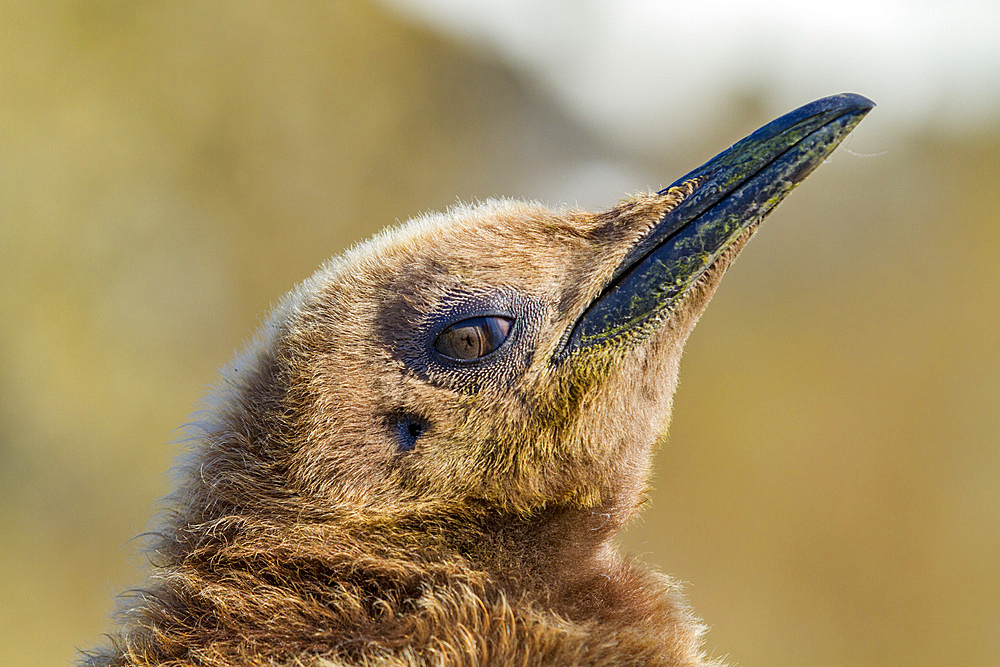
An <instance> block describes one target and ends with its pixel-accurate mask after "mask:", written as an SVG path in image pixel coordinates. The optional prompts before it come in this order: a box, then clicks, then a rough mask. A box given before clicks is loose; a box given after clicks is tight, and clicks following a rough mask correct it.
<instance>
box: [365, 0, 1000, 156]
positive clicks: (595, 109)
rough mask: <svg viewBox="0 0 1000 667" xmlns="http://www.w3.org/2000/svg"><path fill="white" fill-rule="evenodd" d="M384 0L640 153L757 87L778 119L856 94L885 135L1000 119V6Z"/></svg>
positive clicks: (701, 125) (797, 0) (897, 1)
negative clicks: (871, 105) (872, 108)
mask: <svg viewBox="0 0 1000 667" xmlns="http://www.w3.org/2000/svg"><path fill="white" fill-rule="evenodd" d="M385 1H386V2H388V3H389V4H390V5H393V6H395V7H397V8H399V9H401V10H402V11H403V12H404V14H405V15H408V16H410V17H412V18H414V19H415V20H417V21H419V22H422V23H425V24H430V25H432V26H435V27H437V28H438V29H440V30H442V31H444V32H445V33H447V34H450V35H452V36H453V37H454V38H456V39H458V40H460V41H465V42H467V43H470V44H473V45H475V46H476V47H477V48H480V49H484V50H486V51H488V52H492V53H494V54H496V55H497V56H499V57H500V58H501V59H502V60H504V61H505V62H507V63H509V64H510V65H511V66H513V67H514V68H516V69H518V70H520V71H522V72H524V73H525V74H526V75H527V76H528V77H529V79H530V80H532V81H534V82H535V83H536V84H537V86H538V87H539V88H540V89H542V90H545V91H547V93H548V94H551V95H552V96H553V97H554V98H555V99H556V100H558V101H559V103H560V104H562V105H564V106H565V108H566V109H567V110H568V111H569V112H570V113H571V114H572V115H574V116H576V117H577V118H579V119H580V120H581V121H582V122H584V123H586V124H587V125H589V126H591V127H594V128H595V129H597V130H599V131H601V132H602V133H604V134H606V135H607V136H610V137H611V138H613V139H614V140H616V141H621V142H625V143H627V144H630V145H632V146H634V147H642V146H644V145H650V144H652V145H653V146H662V145H665V144H669V143H671V142H673V141H677V140H678V138H679V137H678V132H677V127H678V125H679V124H686V127H688V128H690V129H689V132H690V134H689V135H688V136H692V137H696V136H697V135H698V133H700V132H705V131H707V130H708V128H711V127H712V126H713V121H716V120H717V119H718V118H720V117H724V116H725V115H726V113H725V109H724V106H723V105H726V104H731V103H732V100H733V99H734V97H733V96H734V95H735V94H739V93H740V92H742V91H745V92H746V93H749V94H757V93H763V94H764V96H765V97H764V99H763V100H762V101H763V103H764V104H765V105H766V106H767V108H766V109H765V111H766V112H768V113H769V114H772V115H777V114H780V113H782V112H783V111H786V110H788V109H791V108H792V107H795V106H798V105H799V104H802V103H805V102H808V101H810V100H812V99H815V98H817V97H822V96H825V95H829V94H833V93H839V92H847V91H849V92H858V93H862V94H864V95H867V96H868V97H871V98H872V99H874V100H875V101H876V102H877V103H878V105H879V124H880V125H881V128H880V129H879V133H882V134H883V136H884V133H885V132H886V131H887V130H888V131H892V130H899V131H908V132H920V131H922V130H924V129H926V128H928V127H931V126H936V127H940V128H942V129H943V130H945V131H948V132H964V131H969V130H982V129H983V128H984V126H986V125H987V124H993V123H996V122H997V121H998V119H1000V111H998V110H1000V2H998V1H997V0H979V1H975V0H969V1H959V2H935V1H933V0H874V1H873V0H837V1H836V2H832V3H831V2H827V3H810V2H802V0H766V1H760V2H753V3H739V2H733V1H725V0H723V1H714V2H712V1H708V2H699V3H693V2H685V3H677V2H659V1H649V0H646V1H644V0H548V1H545V2H539V1H538V0H505V1H504V2H496V1H495V0H385ZM872 125H874V123H869V124H868V127H871V126H872ZM856 134H858V135H859V136H858V138H856V139H855V141H854V143H855V144H858V143H861V144H862V146H860V147H858V146H856V148H861V149H862V150H864V149H870V150H878V149H879V148H880V147H879V146H878V145H872V144H870V143H867V142H865V141H864V140H863V137H864V135H865V134H866V127H861V128H859V130H858V131H857V133H856ZM680 139H683V137H680Z"/></svg>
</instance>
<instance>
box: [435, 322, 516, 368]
mask: <svg viewBox="0 0 1000 667" xmlns="http://www.w3.org/2000/svg"><path fill="white" fill-rule="evenodd" d="M513 324H514V320H512V319H510V318H509V317H499V316H493V315H491V316H486V317H470V318H469V319H467V320H462V321H461V322H456V323H455V324H452V325H451V326H450V327H448V328H447V329H445V330H444V331H442V332H441V333H439V334H438V337H437V338H435V339H434V349H435V350H437V351H438V352H440V353H441V354H443V355H444V356H446V357H448V358H449V359H457V360H459V361H471V360H473V359H479V358H481V357H485V356H486V355H487V354H489V353H490V352H493V351H494V350H495V349H497V348H498V347H500V346H501V345H502V344H503V342H504V341H505V340H507V336H509V335H510V329H511V326H513Z"/></svg>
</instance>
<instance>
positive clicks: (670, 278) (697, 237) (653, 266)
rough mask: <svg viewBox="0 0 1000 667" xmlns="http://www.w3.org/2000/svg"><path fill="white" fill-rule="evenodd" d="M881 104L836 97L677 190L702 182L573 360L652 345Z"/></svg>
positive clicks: (578, 343) (655, 237) (577, 344)
mask: <svg viewBox="0 0 1000 667" xmlns="http://www.w3.org/2000/svg"><path fill="white" fill-rule="evenodd" d="M874 106H875V103H874V102H872V101H871V100H869V99H868V98H866V97H862V96H861V95H854V94H849V93H848V94H843V95H834V96H832V97H825V98H823V99H821V100H816V101H815V102H811V103H810V104H806V105H805V106H802V107H799V108H798V109H796V110H794V111H791V112H789V113H787V114H785V115H784V116H781V117H780V118H778V119H776V120H773V121H771V122H770V123H768V124H767V125H765V126H764V127H762V128H760V129H759V130H757V131H756V132H754V133H753V134H751V135H750V136H748V137H747V138H745V139H743V140H742V141H740V142H738V143H736V144H734V145H733V146H731V147H730V148H728V149H726V150H725V151H723V152H722V153H719V154H718V155H716V156H715V157H714V158H712V159H711V160H709V161H708V162H707V163H705V164H704V165H702V166H701V167H699V168H698V169H695V170H694V171H692V172H690V173H688V174H686V175H685V176H683V177H681V178H679V179H678V180H677V181H675V182H674V183H673V185H671V186H670V187H668V188H666V189H664V190H661V191H660V193H659V194H666V193H667V192H669V191H670V189H671V188H674V187H677V186H679V185H681V184H684V183H691V182H693V183H695V188H694V191H693V192H692V193H691V194H690V195H688V196H687V197H686V198H685V199H684V200H683V201H682V202H681V203H680V204H678V205H677V206H676V207H675V208H673V209H671V210H670V212H668V213H667V214H666V215H665V216H664V217H663V219H662V220H660V222H659V223H658V224H657V225H655V226H654V227H653V229H652V230H651V231H650V232H649V233H648V234H647V235H646V236H645V237H644V238H643V239H642V241H640V242H639V243H637V244H636V245H635V247H633V248H632V249H631V250H630V251H629V253H628V254H627V255H626V256H625V259H624V260H623V261H622V262H621V264H619V266H618V268H617V269H615V271H614V273H613V274H612V276H611V278H610V280H609V282H608V284H607V285H606V286H605V288H604V290H603V291H602V292H601V294H600V295H599V296H598V297H597V299H595V300H594V301H593V302H592V303H591V304H590V306H588V307H587V309H586V310H585V311H584V312H583V314H581V316H580V317H579V318H578V319H577V321H576V324H575V325H574V326H573V328H572V329H571V330H570V332H569V334H568V336H567V338H566V346H565V348H564V350H563V354H564V355H565V354H572V353H573V352H575V351H577V350H581V349H583V348H587V347H591V346H594V345H598V344H601V343H606V342H611V341H617V340H619V339H622V338H629V339H631V338H633V337H638V338H643V337H645V334H647V333H649V332H651V331H652V330H654V329H655V328H656V327H657V326H658V325H659V324H660V323H661V322H663V321H664V320H665V319H666V318H667V316H668V315H669V314H670V312H671V311H672V310H673V307H674V305H675V304H676V303H677V302H678V300H679V299H680V298H681V297H682V296H683V295H684V293H685V292H686V291H687V290H688V289H689V288H690V287H691V286H692V285H693V284H694V283H695V282H696V281H697V280H698V278H699V277H701V276H702V274H704V273H705V271H706V270H707V269H708V268H709V267H711V266H712V264H713V263H714V262H715V261H716V260H717V259H718V258H719V256H720V255H722V253H723V252H725V250H726V249H727V248H728V247H729V246H730V245H731V244H732V243H733V241H735V240H736V239H737V238H739V237H740V236H741V235H742V233H743V232H744V231H746V230H747V229H749V228H750V227H752V226H754V225H756V224H757V223H759V222H760V221H761V220H762V219H763V218H764V217H765V216H766V215H767V214H768V213H770V212H771V210H772V209H774V207H775V206H777V205H778V203H780V202H781V200H782V199H784V197H785V195H787V194H788V193H789V192H791V191H792V189H793V188H794V187H795V186H796V185H798V184H799V183H800V182H801V181H802V180H803V179H805V177H806V176H808V175H809V174H810V173H811V172H812V170H813V169H815V168H816V167H817V166H819V164H820V163H821V162H823V160H824V159H826V157H827V156H828V155H829V154H830V153H831V152H832V151H833V149H834V148H836V147H837V145H838V144H840V142H841V141H842V140H843V139H844V137H846V136H847V135H848V133H850V131H851V130H853V129H854V127H855V126H856V125H857V124H858V123H859V122H860V121H861V119H862V118H863V117H864V116H865V114H867V113H868V112H869V111H871V109H872V107H874Z"/></svg>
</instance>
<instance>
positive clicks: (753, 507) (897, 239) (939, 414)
mask: <svg viewBox="0 0 1000 667" xmlns="http://www.w3.org/2000/svg"><path fill="white" fill-rule="evenodd" d="M859 20H863V19H859ZM0 55H2V57H0V307H2V311H0V318H2V319H0V665H3V666H4V667H7V666H14V665H53V664H65V663H66V662H67V661H69V660H71V659H72V658H73V656H74V651H75V649H76V648H77V647H79V648H84V647H87V646H89V645H92V644H94V643H95V642H97V641H99V639H100V638H99V634H100V633H101V632H102V631H104V630H106V628H107V615H108V613H109V612H110V611H111V609H112V607H113V605H114V602H113V596H114V594H115V593H116V592H118V591H120V590H122V589H124V588H127V587H128V586H130V585H132V584H134V583H136V581H137V580H138V577H139V573H138V570H137V569H136V568H137V567H141V566H142V558H141V557H140V556H136V555H135V553H134V552H135V547H134V544H131V545H130V544H128V543H127V541H128V540H129V539H130V538H131V537H132V536H134V535H135V534H137V533H139V532H141V531H142V530H143V529H144V528H145V527H146V521H147V519H148V517H149V516H150V515H151V513H152V511H153V509H154V504H155V501H156V499H157V498H158V497H160V496H162V495H163V494H164V493H165V491H166V489H167V485H168V482H169V477H168V474H167V471H168V469H169V467H170V465H171V463H172V460H173V456H174V455H175V453H176V452H177V450H178V449H179V445H177V444H176V441H177V440H178V439H179V438H180V437H182V432H181V431H179V430H177V429H178V427H179V426H180V425H181V424H182V423H183V422H185V421H186V419H187V417H188V415H189V414H190V413H191V412H192V411H193V410H194V409H196V408H197V407H198V401H199V398H200V396H202V394H203V393H204V391H205V390H206V388H207V387H208V386H209V385H211V383H212V382H213V379H214V370H215V368H216V367H218V366H220V365H221V364H222V363H223V362H225V361H226V360H227V359H228V357H229V356H230V354H231V351H232V350H233V349H234V348H235V347H236V346H238V345H239V344H240V343H241V341H242V340H244V339H245V338H246V337H247V336H248V335H249V334H250V332H251V331H252V329H253V328H254V327H255V326H256V325H257V323H258V322H259V321H260V318H261V317H262V315H263V313H265V312H266V310H267V308H268V307H269V305H270V304H271V303H273V302H274V300H275V299H277V298H278V297H280V296H281V294H282V293H284V292H285V291H287V290H288V289H289V288H290V287H291V286H292V285H293V284H294V283H295V282H296V281H298V280H301V279H302V278H304V277H305V276H307V275H308V274H309V273H311V272H312V271H313V270H314V268H315V267H316V266H317V265H318V264H319V263H320V262H321V261H322V260H324V259H325V258H326V257H328V256H330V255H332V254H335V253H337V252H339V251H340V250H341V249H343V248H344V247H346V246H348V245H349V244H351V243H353V242H355V241H357V240H360V239H362V238H364V237H366V236H368V235H370V234H371V233H373V232H374V231H376V230H378V229H379V228H381V227H383V226H385V225H386V224H391V223H392V222H393V221H394V220H396V219H402V218H406V217H408V216H410V215H412V214H415V213H418V212H421V211H424V210H427V209H439V208H442V207H445V206H447V205H449V204H451V203H453V202H454V201H455V200H456V198H461V199H464V200H469V199H473V198H483V197H486V196H490V195H497V194H501V195H525V196H530V197H550V196H552V195H551V193H552V192H553V191H554V188H556V186H552V185H551V183H552V182H557V183H560V181H559V180H558V179H556V180H555V181H552V180H550V181H549V182H548V184H547V185H542V184H541V182H540V181H539V179H538V178H537V177H536V175H537V174H539V173H542V172H545V173H548V174H550V175H551V174H562V173H564V174H567V177H566V179H565V182H561V183H562V184H561V185H559V186H558V188H561V189H559V192H560V193H564V194H563V195H562V196H565V197H566V198H569V199H571V200H572V199H576V200H579V201H580V202H581V203H585V204H588V205H601V204H606V205H609V204H611V203H613V202H614V197H615V196H617V195H619V194H621V195H624V194H625V191H621V192H618V188H619V187H622V186H620V185H619V184H617V183H615V184H614V186H613V188H612V189H605V190H602V191H601V192H600V194H599V195H598V194H596V193H595V191H593V190H592V189H588V190H587V191H575V190H574V183H575V181H574V178H572V177H571V175H572V174H575V173H591V172H587V171H586V169H582V170H581V167H580V165H587V164H594V163H614V164H619V165H622V168H623V169H624V170H626V171H631V172H634V173H636V174H640V175H642V178H647V179H649V180H648V181H643V182H637V183H634V184H633V185H632V186H630V187H632V188H633V189H636V190H638V189H645V188H647V187H657V186H659V185H662V184H666V183H669V182H670V181H671V180H673V179H674V178H675V177H676V176H678V175H680V174H682V173H684V172H685V171H687V170H688V169H689V168H691V167H694V166H696V165H697V164H699V163H700V162H701V161H702V160H704V159H706V158H708V157H710V156H711V155H712V154H713V153H714V152H716V151H717V150H719V149H721V148H723V147H725V146H726V145H727V144H728V143H730V142H732V141H733V140H735V139H738V138H739V137H741V136H742V135H743V134H744V133H745V132H747V131H750V130H752V129H755V128H756V127H757V126H758V125H760V124H762V123H763V122H765V121H767V120H769V119H770V117H771V116H772V115H776V113H772V112H780V111H783V110H784V109H785V108H791V107H792V106H795V105H797V104H800V103H802V102H806V101H808V99H807V98H805V99H792V100H788V103H787V104H786V105H783V108H779V109H772V108H771V107H769V106H767V105H764V104H762V103H761V102H760V101H759V100H757V101H756V102H755V101H754V97H753V95H752V92H753V91H749V92H750V93H751V94H749V95H748V91H747V90H740V91H734V97H733V104H732V109H733V111H732V116H731V118H729V119H728V120H727V122H726V124H725V126H724V127H720V129H719V133H718V138H716V139H714V140H713V141H711V142H705V143H702V144H698V145H695V146H688V147H685V148H683V149H678V150H676V151H673V152H670V153H669V154H665V155H658V156H653V157H650V156H649V155H636V154H632V153H630V152H629V151H628V150H626V149H625V148H621V147H617V146H615V145H614V143H613V142H609V141H608V140H604V139H601V138H600V137H599V136H596V135H595V134H594V133H593V132H591V131H588V130H587V129H585V128H584V127H582V126H581V125H580V124H579V123H577V122H575V121H573V120H572V119H571V118H569V117H567V116H566V114H565V113H564V112H563V111H561V110H560V108H559V107H558V105H556V104H555V103H553V102H552V101H551V99H550V98H549V97H548V96H546V95H545V94H544V92H543V91H538V90H537V89H536V86H535V85H533V84H529V83H526V82H525V81H524V80H522V78H521V77H519V76H517V75H515V74H513V73H511V72H510V71H508V70H507V69H506V68H505V67H504V66H503V65H502V64H501V63H499V62H497V61H495V60H492V59H490V58H489V57H488V56H485V55H483V54H480V53H477V52H476V51H475V50H474V49H472V48H471V47H469V46H458V45H456V44H453V43H449V42H447V41H446V40H444V39H443V38H442V37H440V36H437V35H434V34H432V33H430V32H428V31H427V30H426V29H424V28H420V27H417V26H414V25H411V24H407V23H405V22H404V21H402V20H400V19H399V18H398V17H396V16H394V15H393V14H391V13H390V12H389V11H388V10H387V9H385V8H384V7H382V6H374V5H371V4H368V3H365V2H360V1H351V2H339V3H329V4H319V3H315V4H310V3H280V4H279V3H274V4H262V3H236V2H232V3H196V2H179V3H120V2H91V3H82V2H81V3H72V4H62V3H58V4H57V3H29V2H20V3H4V4H3V5H0ZM665 80H667V79H665ZM827 92H830V93H833V92H840V91H838V90H830V91H827ZM858 92H862V93H867V92H870V91H864V90H860V91H858ZM678 94H680V95H682V92H679V93H678ZM636 100H641V95H637V97H634V98H633V97H631V96H630V97H629V98H628V101H632V102H635V101H636ZM623 103H626V100H623ZM997 119H998V120H1000V113H998V114H997ZM997 126H998V128H1000V123H997ZM862 127H863V128H864V129H865V131H866V132H868V135H866V136H868V137H879V136H881V135H882V133H883V132H884V133H885V135H886V136H887V137H888V136H889V135H890V133H889V132H888V131H887V129H888V128H885V127H884V126H883V127H881V129H880V126H879V115H878V110H876V112H875V113H873V114H872V115H871V116H870V117H869V118H868V119H866V120H865V121H864V123H863V125H862ZM677 131H678V133H683V132H684V128H677ZM870 143H871V144H875V145H878V146H880V147H883V148H884V152H883V153H882V154H881V155H876V156H859V155H851V154H850V153H846V152H844V151H843V149H842V151H841V152H838V154H837V155H836V156H835V159H833V160H831V161H830V163H829V164H827V165H825V166H824V167H823V168H822V169H821V170H820V171H819V172H818V173H817V174H816V175H815V176H814V177H813V179H812V180H810V182H809V183H807V184H806V185H805V186H804V187H803V188H801V189H800V190H799V191H797V192H796V193H795V194H794V195H793V196H792V197H790V198H789V200H788V201H787V202H786V203H785V204H784V205H783V206H782V207H781V209H779V211H778V212H777V213H776V214H775V215H774V216H773V217H772V218H771V220H770V221H769V222H768V224H767V225H765V228H764V229H763V230H762V233H761V234H760V235H759V236H758V237H757V238H756V239H755V240H754V242H753V243H752V244H751V245H750V246H749V248H748V250H747V251H746V253H745V254H744V256H743V257H742V258H741V259H740V261H739V262H738V263H737V265H736V266H735V267H734V268H733V269H732V271H731V272H730V274H729V276H728V277H727V278H726V281H725V282H724V284H723V286H722V289H721V290H720V292H719V294H718V295H717V296H716V298H715V300H714V302H713V303H712V305H711V307H710V308H709V310H708V311H707V314H706V315H705V317H704V318H703V320H702V323H701V324H700V325H699V327H698V329H697V330H696V332H695V334H694V335H693V337H692V339H691V341H690V343H689V346H688V350H687V355H686V358H685V361H684V364H683V367H682V383H681V388H680V391H679V393H678V395H677V399H676V410H675V418H674V423H673V426H672V432H671V435H670V438H669V440H668V441H667V442H666V445H665V447H664V448H663V449H662V450H661V452H660V454H659V456H658V459H657V472H656V477H655V480H654V483H655V493H654V495H653V504H652V506H651V507H650V508H649V510H648V511H647V512H646V514H645V518H644V520H643V521H642V522H640V523H639V524H638V525H636V526H635V527H634V528H632V529H631V530H630V531H629V532H628V534H627V535H625V537H624V542H625V544H626V546H627V547H628V548H629V549H630V550H633V551H637V552H640V553H643V554H644V558H645V559H646V560H647V561H648V562H650V563H653V564H655V565H656V566H658V567H660V568H662V569H664V570H666V571H668V572H670V573H673V574H676V575H677V576H679V577H680V578H682V579H684V580H686V581H688V582H690V586H689V588H688V591H689V595H690V598H691V599H692V601H693V603H694V605H695V607H696V609H697V610H698V612H699V613H700V614H701V615H702V616H703V617H704V618H705V619H706V620H707V621H708V623H709V624H710V625H711V626H712V628H713V629H712V632H711V633H710V635H709V640H708V641H709V647H710V649H711V650H712V652H713V653H715V654H716V655H728V656H729V658H730V660H732V661H733V662H734V663H738V664H742V665H802V664H808V665H886V664H900V665H902V664H906V665H946V664H949V665H950V664H955V665H959V664H960V665H993V664H1000V442H998V435H1000V425H998V404H1000V379H998V378H1000V353H998V345H997V337H998V334H997V332H998V329H1000V262H998V255H1000V225H998V222H1000V187H998V185H997V184H998V183H1000V129H997V130H994V131H992V132H985V133H984V132H982V131H977V132H966V133H964V134H959V133H951V134H948V135H944V134H942V133H939V132H936V131H935V130H934V128H932V127H927V128H924V129H922V130H920V131H919V132H918V131H915V130H913V131H908V132H902V133H900V132H896V133H894V134H892V138H886V139H885V140H884V141H880V140H872V141H870ZM526 165H529V166H530V168H527V167H526ZM592 180H593V179H592V178H591V179H590V180H588V179H585V178H581V179H580V180H579V187H580V188H581V189H583V188H589V184H590V183H591V182H592Z"/></svg>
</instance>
